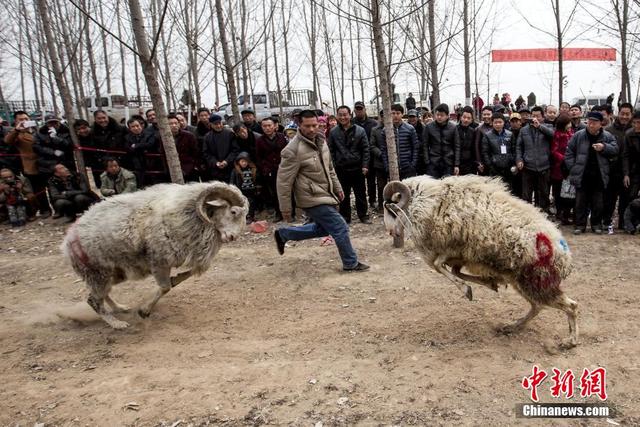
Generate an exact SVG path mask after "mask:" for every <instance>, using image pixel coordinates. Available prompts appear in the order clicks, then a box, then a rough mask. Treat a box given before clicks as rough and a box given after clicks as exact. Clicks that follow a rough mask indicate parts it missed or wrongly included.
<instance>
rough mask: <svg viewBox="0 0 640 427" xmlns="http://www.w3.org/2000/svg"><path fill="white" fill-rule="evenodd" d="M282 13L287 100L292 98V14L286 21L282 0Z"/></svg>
mask: <svg viewBox="0 0 640 427" xmlns="http://www.w3.org/2000/svg"><path fill="white" fill-rule="evenodd" d="M280 11H281V14H282V37H284V68H285V73H286V78H287V98H291V74H290V70H289V22H290V20H291V14H290V15H289V19H287V20H286V21H285V14H284V0H282V3H281V7H280ZM265 16H266V15H265ZM316 95H317V93H316Z"/></svg>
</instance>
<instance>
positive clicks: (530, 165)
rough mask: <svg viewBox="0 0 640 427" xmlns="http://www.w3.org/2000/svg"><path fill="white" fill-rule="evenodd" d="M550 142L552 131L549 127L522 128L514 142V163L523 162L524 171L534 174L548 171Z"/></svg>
mask: <svg viewBox="0 0 640 427" xmlns="http://www.w3.org/2000/svg"><path fill="white" fill-rule="evenodd" d="M552 141H553V130H552V128H551V127H549V126H545V125H540V126H538V128H535V127H533V125H527V126H525V127H523V128H522V129H520V134H519V135H518V140H517V141H516V162H523V163H524V168H525V169H527V170H530V171H534V172H544V171H546V170H549V168H550V167H551V142H552Z"/></svg>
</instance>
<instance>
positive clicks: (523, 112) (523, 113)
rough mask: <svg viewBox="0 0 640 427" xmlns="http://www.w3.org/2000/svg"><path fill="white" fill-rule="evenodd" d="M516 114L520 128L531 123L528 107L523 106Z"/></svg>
mask: <svg viewBox="0 0 640 427" xmlns="http://www.w3.org/2000/svg"><path fill="white" fill-rule="evenodd" d="M518 114H520V127H525V126H526V125H528V124H529V122H530V121H531V110H529V107H527V106H523V107H522V108H520V109H519V110H518Z"/></svg>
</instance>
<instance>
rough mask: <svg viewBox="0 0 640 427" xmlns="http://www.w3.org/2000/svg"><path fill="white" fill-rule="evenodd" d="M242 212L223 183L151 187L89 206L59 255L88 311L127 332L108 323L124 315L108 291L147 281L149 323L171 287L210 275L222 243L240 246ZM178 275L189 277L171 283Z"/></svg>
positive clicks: (143, 310) (243, 205) (241, 202)
mask: <svg viewBox="0 0 640 427" xmlns="http://www.w3.org/2000/svg"><path fill="white" fill-rule="evenodd" d="M247 210H248V208H247V200H246V198H245V197H244V196H243V195H242V193H241V192H240V190H238V189H237V188H236V187H233V186H230V185H227V184H224V183H218V182H215V183H206V184H189V185H178V184H161V185H156V186H153V187H150V188H148V189H146V190H143V191H138V192H136V193H130V194H122V195H118V196H114V197H110V198H108V199H106V200H104V201H102V202H100V203H98V204H96V205H94V206H92V207H91V208H90V209H89V210H88V211H87V212H86V213H85V214H84V215H83V216H82V217H81V218H80V219H79V220H78V221H77V222H76V223H75V224H74V225H73V226H72V227H71V228H70V229H69V231H68V232H67V235H66V237H65V239H64V242H63V243H62V247H61V249H62V251H63V253H64V255H65V256H66V257H67V258H68V259H69V261H70V262H71V265H72V266H73V269H74V270H75V271H76V273H77V274H78V275H79V276H80V277H81V278H82V279H84V281H85V282H86V285H87V287H88V289H89V292H90V295H89V298H88V300H87V302H88V303H89V305H90V306H91V307H92V308H93V309H94V310H95V311H96V313H98V315H99V316H100V317H101V318H102V319H103V320H104V321H106V322H107V323H108V324H109V325H110V326H111V327H113V328H116V329H121V328H126V327H127V326H129V325H128V323H127V322H124V321H122V320H119V319H117V318H116V317H115V316H114V315H113V313H114V312H125V311H128V310H129V309H128V308H127V307H125V306H122V305H120V304H118V303H117V302H115V301H114V300H113V299H112V298H111V297H110V296H109V292H110V291H111V287H112V286H113V285H115V284H117V283H120V282H123V281H125V280H128V279H131V280H136V279H142V278H144V277H147V276H149V275H153V277H154V278H155V280H156V283H157V284H158V286H159V289H158V290H157V292H156V293H155V294H154V296H153V297H152V298H150V299H149V301H148V302H147V303H146V304H143V305H142V306H141V307H140V309H139V310H138V313H139V314H140V316H142V317H147V316H149V314H150V313H151V310H152V309H153V307H154V306H155V304H156V303H157V302H158V300H159V299H160V298H161V297H162V296H163V295H164V294H166V293H167V292H169V290H170V289H171V288H172V287H174V286H176V285H177V284H179V283H180V282H182V281H184V280H186V279H187V278H189V277H190V276H191V275H199V274H202V273H203V272H204V271H206V270H207V269H208V268H209V266H210V265H211V262H212V260H213V257H214V256H215V254H216V253H217V252H218V250H219V249H220V246H221V243H226V242H230V241H233V240H235V239H237V238H238V236H239V235H240V233H241V232H242V229H243V227H244V225H245V216H246V214H247ZM178 267H183V268H186V269H188V270H187V271H184V272H181V273H179V274H177V275H176V276H174V277H171V269H172V268H178ZM105 302H106V303H107V304H108V305H109V306H110V307H111V309H112V311H107V310H106V308H105V306H104V303H105Z"/></svg>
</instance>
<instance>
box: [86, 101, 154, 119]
mask: <svg viewBox="0 0 640 427" xmlns="http://www.w3.org/2000/svg"><path fill="white" fill-rule="evenodd" d="M83 106H84V107H85V108H87V109H88V110H89V121H90V122H93V112H94V111H97V110H102V111H104V112H106V113H107V114H108V115H109V116H111V117H113V118H114V119H116V121H118V122H119V121H121V120H122V119H128V118H129V117H131V116H132V115H134V114H142V115H143V116H144V112H145V111H146V110H147V109H149V108H151V107H152V104H151V98H149V97H140V99H138V98H137V97H135V98H134V97H129V98H127V97H125V96H124V95H104V96H101V97H100V98H97V97H95V96H88V97H86V98H85V99H84V104H83Z"/></svg>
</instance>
